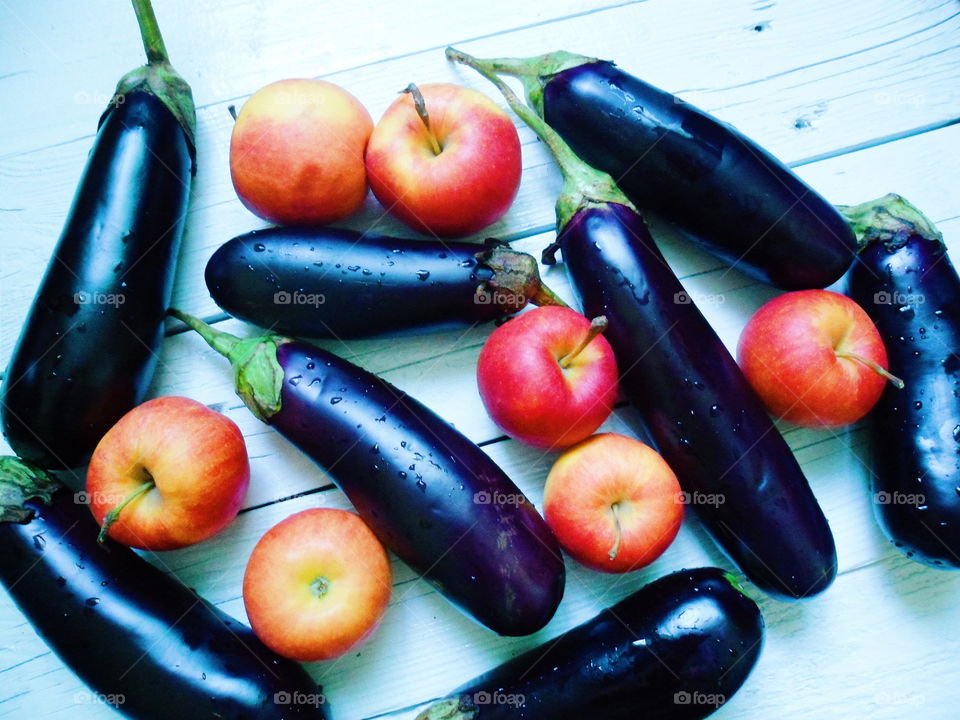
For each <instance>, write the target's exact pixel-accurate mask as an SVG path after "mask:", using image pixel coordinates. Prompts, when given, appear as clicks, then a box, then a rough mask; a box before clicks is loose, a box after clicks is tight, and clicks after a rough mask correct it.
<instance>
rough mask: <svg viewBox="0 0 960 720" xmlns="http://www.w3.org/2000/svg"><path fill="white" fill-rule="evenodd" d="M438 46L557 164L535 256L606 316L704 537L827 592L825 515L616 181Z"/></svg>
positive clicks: (791, 590) (777, 578) (830, 551)
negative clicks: (557, 181)
mask: <svg viewBox="0 0 960 720" xmlns="http://www.w3.org/2000/svg"><path fill="white" fill-rule="evenodd" d="M447 54H448V57H451V58H452V59H454V60H456V61H458V62H462V63H464V64H467V65H470V66H471V67H474V68H476V69H477V70H479V71H480V72H481V73H482V74H484V75H485V76H486V77H487V78H488V79H490V80H491V81H493V82H494V83H496V84H497V85H498V87H500V88H501V90H502V91H503V92H504V95H505V96H506V97H507V99H508V101H509V103H510V106H511V107H512V108H513V109H514V110H515V111H516V112H517V114H518V115H520V117H521V118H522V119H523V120H524V121H526V122H527V124H528V125H530V126H531V127H532V128H533V129H534V130H535V131H536V132H537V134H538V135H540V137H541V139H543V140H544V141H545V142H546V143H547V145H548V146H549V147H550V149H551V151H552V152H553V154H554V155H555V157H556V158H557V160H558V162H559V163H560V167H561V170H562V171H563V175H564V187H563V191H562V192H561V195H560V197H559V199H558V201H557V228H558V240H557V242H555V243H554V244H553V245H551V247H550V248H548V249H547V250H546V251H545V253H544V255H545V258H544V261H545V262H552V261H553V255H554V253H556V251H557V250H558V249H559V250H560V251H561V252H562V253H563V260H564V263H565V265H566V266H567V271H568V273H569V275H570V277H571V279H572V281H573V285H574V287H575V289H576V291H577V293H578V295H579V296H580V299H581V301H582V303H583V309H584V312H585V313H586V314H587V315H588V316H596V315H605V316H606V317H607V319H608V322H609V326H608V328H607V330H606V333H605V335H606V338H607V340H609V342H610V345H611V346H612V347H613V351H614V354H615V355H616V358H617V365H618V366H619V367H620V368H621V372H622V377H621V387H622V388H623V390H624V394H625V395H626V396H627V398H628V399H629V400H630V401H631V402H632V403H633V404H634V405H635V406H636V407H637V408H638V409H639V410H640V412H641V414H642V416H643V419H644V423H645V424H646V425H647V428H648V429H649V431H650V434H651V435H652V437H653V439H654V441H655V442H656V444H657V447H658V448H659V450H660V452H661V453H662V454H663V456H664V458H665V459H666V460H667V462H668V463H669V464H670V466H671V467H672V468H673V470H674V472H676V474H677V477H678V479H679V481H680V484H681V486H682V487H683V488H684V490H685V491H686V492H687V493H689V495H690V497H691V498H692V499H694V500H693V507H694V510H695V511H696V513H697V515H698V516H699V518H700V519H701V521H702V522H703V523H704V525H705V526H706V529H707V530H708V532H709V533H710V534H711V535H712V536H713V537H714V539H715V540H716V541H717V542H718V544H719V545H720V546H721V547H722V548H723V549H724V550H725V551H726V552H727V554H728V555H729V556H730V557H731V558H732V559H733V561H734V562H735V563H737V565H738V566H739V567H740V568H741V569H742V570H743V571H744V572H745V573H746V574H747V576H748V577H749V578H750V579H751V580H752V581H753V582H754V583H756V584H757V585H758V586H759V587H761V588H763V589H764V590H766V591H767V592H769V593H771V594H774V595H779V596H782V597H786V598H800V597H806V596H810V595H814V594H816V593H818V592H820V591H822V590H824V589H825V588H826V587H827V586H828V585H829V584H830V583H831V582H832V581H833V579H834V577H835V576H836V572H837V557H836V549H835V547H834V542H833V535H832V534H831V532H830V528H829V526H828V525H827V521H826V518H825V517H824V515H823V512H822V511H821V509H820V506H819V505H818V504H817V500H816V498H815V497H814V495H813V492H812V491H811V490H810V486H809V484H808V483H807V480H806V478H805V477H804V475H803V472H802V471H801V469H800V466H799V464H798V463H797V460H796V458H795V457H794V456H793V453H792V452H790V448H789V447H788V446H787V444H786V442H785V441H784V439H783V437H782V436H781V435H780V433H778V432H777V430H776V428H775V427H774V426H773V423H772V422H771V420H770V417H769V415H767V413H766V410H765V409H764V407H763V404H762V403H761V401H760V399H759V398H758V397H757V396H756V394H755V393H754V392H753V389H752V388H751V387H750V385H749V384H748V383H747V381H746V379H745V378H744V376H743V374H742V373H741V372H740V369H739V367H738V366H737V364H736V362H735V361H734V359H733V358H732V357H731V355H730V353H729V352H728V351H727V349H726V347H725V346H724V344H723V343H722V342H721V340H720V338H719V337H717V334H716V333H715V332H714V331H713V328H711V327H710V325H709V324H708V323H707V321H706V320H705V319H704V317H703V315H701V314H700V311H699V310H698V309H697V307H696V305H695V304H694V303H692V302H691V301H690V298H689V296H688V295H687V294H686V293H685V291H684V289H683V286H682V285H681V284H680V281H679V280H677V277H676V275H674V273H673V272H672V271H671V270H670V267H669V266H668V265H667V263H666V261H665V260H664V258H663V255H661V253H660V251H659V250H658V249H657V246H656V244H655V243H654V241H653V238H652V237H651V236H650V233H649V231H648V230H647V227H646V224H645V223H644V221H643V218H642V217H641V216H640V214H639V213H638V212H637V211H636V210H635V209H634V207H633V206H632V204H631V203H630V201H629V200H628V199H627V198H626V197H625V196H624V195H623V193H622V192H621V191H620V190H619V189H618V188H617V186H616V183H615V182H614V180H613V178H612V177H610V176H609V175H608V174H606V173H603V172H600V171H597V170H595V169H594V168H591V167H590V166H588V165H586V164H585V163H583V162H582V161H581V160H579V159H578V158H577V157H576V156H575V155H574V154H573V152H572V151H571V149H570V147H569V146H568V145H567V144H566V143H564V141H563V140H562V139H561V138H560V137H559V135H557V134H556V133H555V132H554V131H553V130H552V129H551V128H550V127H549V126H548V125H546V123H545V122H544V121H543V120H542V119H541V118H540V117H538V116H537V115H536V114H535V113H534V112H533V111H531V110H530V109H529V108H528V107H526V106H525V105H523V103H522V102H521V101H520V100H519V99H518V98H517V97H516V96H515V95H514V94H513V93H512V91H510V89H509V88H508V87H507V86H506V85H505V84H504V83H503V81H502V80H501V79H500V78H499V77H498V76H497V75H496V74H494V73H493V71H492V69H491V67H490V66H488V65H486V64H485V61H480V60H476V59H474V58H471V57H470V56H468V55H464V54H463V53H459V52H457V51H455V50H452V49H448V50H447ZM671 378H672V379H673V381H672V382H671ZM697 498H700V499H702V500H703V501H702V502H699V501H697V500H696V499H697Z"/></svg>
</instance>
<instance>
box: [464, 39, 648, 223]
mask: <svg viewBox="0 0 960 720" xmlns="http://www.w3.org/2000/svg"><path fill="white" fill-rule="evenodd" d="M446 54H447V59H448V60H451V61H453V62H455V63H459V64H461V65H466V66H467V67H471V68H473V69H474V70H476V71H477V72H478V73H480V74H481V75H483V76H484V77H485V78H487V80H489V81H490V82H492V83H493V84H494V85H496V86H497V89H498V90H499V91H500V92H501V93H502V94H503V97H504V98H505V99H506V101H507V104H508V105H509V106H510V108H511V109H512V110H513V111H514V112H515V113H516V114H517V116H518V117H519V118H520V119H521V120H523V121H524V122H525V123H526V124H527V126H528V127H529V128H530V129H531V130H533V131H534V132H535V133H536V134H537V136H538V137H539V138H540V139H541V140H543V142H544V144H546V146H547V147H548V148H549V149H550V152H551V153H552V154H553V157H554V159H555V160H556V161H557V165H559V166H560V172H561V173H562V174H563V189H562V190H561V191H560V195H559V197H558V198H557V232H558V233H560V232H562V231H563V229H564V228H565V227H566V226H567V223H568V222H570V220H572V219H573V216H574V215H575V214H576V213H577V212H578V211H579V210H581V209H583V208H585V207H589V206H591V205H603V204H607V203H612V204H616V205H625V206H626V207H628V208H630V209H631V210H634V211H636V210H637V208H636V207H635V206H634V204H633V203H632V202H630V201H629V200H628V199H627V196H626V195H624V194H623V192H622V191H621V190H620V188H618V187H617V183H616V181H615V180H614V179H613V178H612V177H611V176H610V175H609V174H608V173H605V172H601V171H599V170H597V169H596V168H593V167H591V166H590V165H587V164H586V163H585V162H583V160H581V159H580V158H579V157H577V155H576V153H574V152H573V149H572V148H571V147H570V146H569V145H567V143H566V142H564V140H563V138H561V137H560V135H558V134H557V132H556V131H555V130H554V129H553V128H551V127H550V126H549V125H547V123H546V122H545V121H544V119H543V118H542V117H540V116H539V115H537V113H535V112H534V111H533V110H531V109H530V108H529V107H527V106H526V105H525V104H524V103H523V101H522V100H521V99H520V98H519V97H517V94H516V93H515V92H513V90H511V89H510V86H509V85H507V84H506V83H505V82H504V81H503V79H502V78H501V77H500V76H499V75H497V71H498V68H500V69H501V71H503V70H502V69H503V68H504V67H505V66H504V62H505V61H504V60H499V61H498V60H479V59H477V58H475V57H473V56H472V55H468V54H467V53H465V52H461V51H460V50H457V49H455V48H452V47H448V48H447V50H446ZM577 57H581V56H577ZM581 64H582V63H581ZM513 74H518V73H513Z"/></svg>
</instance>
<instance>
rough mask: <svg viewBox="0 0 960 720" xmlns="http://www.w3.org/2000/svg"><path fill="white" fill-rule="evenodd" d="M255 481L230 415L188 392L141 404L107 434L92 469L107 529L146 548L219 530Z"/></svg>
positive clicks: (95, 499)
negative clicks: (187, 394) (184, 395)
mask: <svg viewBox="0 0 960 720" xmlns="http://www.w3.org/2000/svg"><path fill="white" fill-rule="evenodd" d="M249 482H250V466H249V463H248V461H247V448H246V445H245V444H244V441H243V435H242V434H241V433H240V429H239V428H238V427H237V426H236V424H235V423H234V422H233V421H232V420H230V419H229V418H227V417H225V416H223V415H221V414H220V413H218V412H216V411H214V410H211V409H210V408H208V407H207V406H206V405H203V404H202V403H198V402H197V401H196V400H191V399H190V398H185V397H175V396H169V397H159V398H154V399H153V400H148V401H147V402H145V403H143V404H142V405H138V406H137V407H135V408H134V409H133V410H131V411H130V412H128V413H127V414H126V415H124V416H123V417H122V418H120V420H118V421H117V423H116V425H114V426H113V427H112V428H110V430H108V431H107V433H106V435H104V436H103V438H102V439H101V440H100V443H99V444H98V445H97V447H96V449H95V450H94V451H93V456H92V457H91V458H90V466H89V468H88V469H87V485H86V491H87V496H88V497H89V502H90V510H91V511H92V512H93V516H94V517H95V518H96V519H97V522H98V523H100V525H101V526H102V527H103V526H104V524H105V523H106V527H105V528H104V532H102V533H101V535H109V537H111V538H113V539H114V540H117V541H118V542H121V543H123V544H125V545H129V546H131V547H136V548H142V549H144V550H174V549H176V548H181V547H185V546H187V545H193V544H194V543H198V542H200V541H201V540H206V539H207V538H209V537H211V536H213V535H216V534H217V533H218V532H220V531H221V530H223V529H224V528H225V527H226V526H227V525H229V524H230V522H231V521H232V520H233V519H234V518H235V517H236V515H237V512H238V511H239V509H240V503H241V502H242V501H243V498H244V495H245V494H246V492H247V485H248V484H249Z"/></svg>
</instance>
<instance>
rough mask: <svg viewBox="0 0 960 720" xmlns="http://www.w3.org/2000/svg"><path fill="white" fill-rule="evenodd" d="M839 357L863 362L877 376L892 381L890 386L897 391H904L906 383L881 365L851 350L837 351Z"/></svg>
mask: <svg viewBox="0 0 960 720" xmlns="http://www.w3.org/2000/svg"><path fill="white" fill-rule="evenodd" d="M836 353H837V357H842V358H849V359H850V360H856V361H857V362H862V363H863V364H864V365H866V366H867V367H868V368H870V369H871V370H873V371H874V372H875V373H877V375H880V376H881V377H885V378H886V379H887V380H889V381H890V384H891V385H893V386H894V387H895V388H896V389H897V390H903V388H904V385H905V383H904V382H903V380H901V379H900V378H898V377H897V376H896V375H894V374H893V373H891V372H890V371H889V370H887V369H886V368H885V367H883V365H881V364H880V363H876V362H874V361H873V360H870V359H869V358H865V357H863V355H858V354H857V353H855V352H850V351H849V350H837V351H836Z"/></svg>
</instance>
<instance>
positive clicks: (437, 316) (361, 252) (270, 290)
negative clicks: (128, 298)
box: [206, 227, 563, 338]
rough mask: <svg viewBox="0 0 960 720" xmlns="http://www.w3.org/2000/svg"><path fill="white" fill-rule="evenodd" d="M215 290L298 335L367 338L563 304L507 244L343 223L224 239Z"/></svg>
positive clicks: (231, 305) (225, 303) (212, 264)
mask: <svg viewBox="0 0 960 720" xmlns="http://www.w3.org/2000/svg"><path fill="white" fill-rule="evenodd" d="M206 281H207V288H208V289H209V290H210V295H211V296H212V297H213V299H214V301H215V302H216V303H217V305H219V306H220V307H221V308H223V309H224V310H226V311H227V312H228V313H230V314H231V315H233V316H234V317H237V318H240V319H241V320H246V321H247V322H251V323H254V324H255V325H260V326H261V327H268V328H270V329H272V330H275V331H277V332H282V333H287V334H290V335H294V336H298V337H316V338H321V337H337V338H351V337H366V336H370V335H378V334H384V333H396V332H397V331H400V330H404V329H407V328H423V327H430V326H446V325H457V324H459V325H473V324H477V323H482V322H489V321H490V320H494V319H496V318H500V317H503V316H505V315H508V314H511V313H515V312H518V311H519V310H521V309H522V308H523V307H524V306H525V305H526V304H527V302H528V301H532V302H534V303H536V304H538V305H545V304H549V305H563V301H562V300H560V299H559V298H557V297H556V296H555V295H554V294H553V293H552V292H550V290H549V289H547V288H546V287H545V286H544V285H543V284H542V283H541V281H540V275H539V272H538V270H537V261H536V260H535V259H534V258H532V257H531V256H529V255H527V254H525V253H519V252H516V251H513V250H510V249H509V248H506V247H503V246H501V245H491V246H488V247H486V248H484V247H483V246H478V245H476V244H475V243H466V242H456V241H444V240H409V239H404V238H392V237H384V236H381V235H370V234H366V233H364V234H361V233H358V232H356V231H354V230H342V229H338V228H327V227H323V228H311V229H301V228H268V229H266V230H255V231H253V232H250V233H247V234H246V235H241V236H239V237H236V238H233V239H232V240H230V241H228V242H226V243H224V244H223V245H222V246H221V247H220V248H219V249H218V250H217V251H216V252H215V253H214V254H213V256H212V257H211V258H210V260H209V262H208V263H207V269H206Z"/></svg>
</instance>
